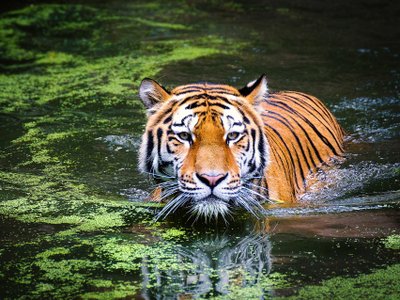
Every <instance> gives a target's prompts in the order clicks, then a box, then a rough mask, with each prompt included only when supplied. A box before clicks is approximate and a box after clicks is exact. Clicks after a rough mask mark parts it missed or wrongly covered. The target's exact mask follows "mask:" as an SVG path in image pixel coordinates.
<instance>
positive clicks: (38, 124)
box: [0, 0, 400, 299]
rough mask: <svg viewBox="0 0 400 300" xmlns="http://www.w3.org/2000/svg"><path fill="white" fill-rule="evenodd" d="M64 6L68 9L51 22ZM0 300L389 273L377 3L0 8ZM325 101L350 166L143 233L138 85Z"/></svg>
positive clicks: (144, 184)
mask: <svg viewBox="0 0 400 300" xmlns="http://www.w3.org/2000/svg"><path fill="white" fill-rule="evenodd" d="M65 3H66V4H65ZM0 7H1V8H2V11H3V14H2V16H1V21H0V25H1V27H0V53H1V56H0V69H1V75H0V259H1V265H0V282H1V286H2V288H1V289H0V297H1V298H28V299H30V298H40V299H43V298H89V299H94V298H96V299H97V298H105V299H109V298H128V299H133V298H135V299H176V298H177V297H178V298H179V297H180V298H179V299H191V298H198V297H203V298H212V297H221V298H223V299H225V298H227V299H250V298H256V299H258V298H269V297H276V296H290V295H293V294H296V293H297V291H298V290H300V289H301V288H302V287H304V286H307V285H310V284H319V283H321V282H323V281H324V280H326V279H329V278H334V277H336V276H349V277H355V276H358V275H360V274H364V273H370V272H372V271H373V270H375V269H379V268H384V267H386V266H391V265H394V264H398V263H399V252H398V250H393V249H390V248H388V247H387V246H386V244H385V243H384V239H385V238H386V237H387V236H391V235H394V234H399V231H400V226H399V221H400V218H399V217H400V214H399V200H400V159H399V158H400V157H399V146H400V134H399V133H400V110H399V107H400V106H399V105H400V95H399V87H400V73H399V72H400V71H399V70H400V68H399V66H400V56H399V55H400V45H399V36H400V35H399V33H400V29H399V28H400V26H398V25H399V24H398V14H399V12H400V8H399V6H398V5H396V3H394V2H391V1H373V0H366V1H350V2H348V1H335V2H334V3H323V2H317V1H200V0H199V1H197V0H196V1H168V3H164V2H157V1H150V2H138V1H131V2H128V1H109V2H106V3H103V2H101V1H87V2H84V1H82V2H81V1H72V2H71V1H68V2H57V1H51V3H49V2H46V3H41V2H38V1H32V2H24V1H22V2H16V3H8V4H6V3H3V4H1V5H0ZM262 73H266V74H267V77H268V79H269V85H270V88H271V89H272V90H297V91H302V92H306V93H309V94H312V95H315V96H317V97H319V98H320V99H322V100H323V101H324V102H325V103H326V104H327V105H328V106H329V107H330V109H331V110H332V111H333V113H334V114H335V116H336V117H337V118H338V120H339V122H340V123H341V124H342V126H343V127H344V128H345V130H346V132H347V133H348V139H347V144H346V148H347V158H346V161H345V162H344V163H343V164H341V165H340V166H339V167H338V168H334V169H331V170H325V171H324V172H322V171H321V172H320V173H318V174H316V176H317V177H318V178H319V179H321V183H319V184H315V185H313V186H312V187H311V188H310V190H309V191H308V193H307V194H306V195H304V197H303V198H302V201H301V202H300V203H299V204H297V205H293V206H290V207H287V206H285V207H283V206H276V207H270V208H269V210H268V215H267V216H266V219H265V220H255V219H252V218H251V217H250V216H247V215H245V214H244V213H243V212H240V211H238V212H236V214H235V215H234V218H235V220H231V221H230V223H229V225H226V224H224V223H223V222H222V223H211V224H201V223H196V224H192V222H191V221H189V222H186V219H187V218H186V216H180V217H175V218H171V219H169V220H167V221H163V222H159V223H153V222H152V216H153V214H154V212H155V211H157V209H159V208H157V207H152V206H148V205H146V204H144V203H143V200H144V199H145V198H146V197H147V195H148V193H149V192H150V191H151V188H152V186H153V184H154V183H153V182H152V181H151V180H150V179H149V178H147V176H143V175H141V174H139V173H138V172H137V167H136V166H137V151H138V146H139V143H140V136H141V132H142V130H143V128H144V124H145V122H146V119H145V113H144V109H143V107H142V105H141V104H140V101H139V100H138V97H137V87H138V84H139V83H140V80H141V79H142V78H144V77H152V78H155V79H157V80H158V81H160V82H162V83H163V84H164V85H166V86H168V87H173V86H175V85H178V84H185V83H188V82H196V81H204V80H207V81H211V82H223V83H228V84H231V85H234V86H237V87H242V86H243V85H245V84H246V83H247V82H248V81H251V80H253V79H255V78H257V77H258V76H259V75H260V74H262Z"/></svg>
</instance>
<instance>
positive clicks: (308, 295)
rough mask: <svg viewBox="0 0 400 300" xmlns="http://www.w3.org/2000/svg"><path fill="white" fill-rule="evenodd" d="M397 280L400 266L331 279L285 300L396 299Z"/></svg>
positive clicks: (398, 291) (399, 288) (398, 290)
mask: <svg viewBox="0 0 400 300" xmlns="http://www.w3.org/2000/svg"><path fill="white" fill-rule="evenodd" d="M399 278H400V265H393V266H390V267H387V268H386V269H382V270H377V271H375V272H373V273H371V274H365V275H360V276H358V277H356V278H344V277H336V278H332V279H329V280H326V281H324V282H322V284H321V285H320V286H308V287H305V288H302V289H301V290H300V291H299V293H298V295H296V296H293V297H289V298H285V299H398V298H399V295H400V282H399Z"/></svg>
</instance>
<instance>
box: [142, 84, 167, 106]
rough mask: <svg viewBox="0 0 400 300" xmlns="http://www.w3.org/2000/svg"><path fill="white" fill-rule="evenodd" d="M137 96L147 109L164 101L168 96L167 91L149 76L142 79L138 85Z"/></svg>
mask: <svg viewBox="0 0 400 300" xmlns="http://www.w3.org/2000/svg"><path fill="white" fill-rule="evenodd" d="M139 96H140V99H141V100H142V102H143V104H144V106H146V108H147V109H148V110H151V109H152V108H153V106H155V105H156V104H159V103H162V102H165V101H167V100H168V99H169V98H170V94H169V92H168V91H167V90H166V89H165V88H164V87H163V86H161V85H160V84H159V83H157V82H156V81H154V80H153V79H150V78H145V79H143V80H142V83H141V84H140V87H139Z"/></svg>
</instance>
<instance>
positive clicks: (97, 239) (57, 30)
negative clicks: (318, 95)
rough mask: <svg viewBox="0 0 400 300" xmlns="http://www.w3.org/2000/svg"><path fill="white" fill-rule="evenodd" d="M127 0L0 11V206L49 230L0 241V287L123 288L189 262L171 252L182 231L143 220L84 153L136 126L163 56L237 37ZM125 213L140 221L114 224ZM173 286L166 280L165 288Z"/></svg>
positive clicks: (148, 213) (125, 293)
mask: <svg viewBox="0 0 400 300" xmlns="http://www.w3.org/2000/svg"><path fill="white" fill-rule="evenodd" d="M126 5H127V7H126V9H122V10H111V9H110V10H109V9H107V8H106V7H103V8H96V7H93V6H86V5H58V4H54V5H47V4H43V5H31V6H27V7H25V8H23V9H21V10H18V11H11V12H8V13H5V14H3V15H2V18H1V20H0V57H1V59H0V69H1V70H2V74H1V75H0V113H1V114H3V115H5V116H13V117H15V118H16V119H17V120H18V126H19V135H18V136H17V137H13V138H12V139H10V140H8V141H7V140H6V141H3V142H5V145H6V146H7V147H6V148H4V149H0V166H1V169H0V186H1V189H0V215H3V216H6V217H7V218H13V219H14V220H18V221H20V222H23V223H26V224H31V225H27V227H32V230H36V229H37V228H42V227H43V226H51V228H52V230H53V231H54V233H52V234H46V233H40V234H36V235H33V236H32V237H31V238H29V237H28V238H25V240H24V241H21V242H19V241H18V239H17V240H16V241H15V242H14V243H13V242H12V241H7V243H4V244H2V245H1V246H0V248H1V249H0V256H1V257H0V259H2V261H7V262H6V263H5V264H2V265H1V267H0V279H1V281H2V282H5V286H9V287H10V289H9V290H7V291H5V292H6V294H5V295H4V296H7V297H12V298H17V297H19V296H22V295H24V296H27V297H33V298H61V297H65V296H66V295H68V297H72V296H75V297H77V296H79V297H82V298H85V299H109V298H126V297H134V296H135V295H136V294H137V293H138V291H139V290H141V289H143V288H144V289H150V288H155V287H157V286H158V285H159V283H157V282H158V281H157V280H159V277H160V276H161V274H164V275H163V276H164V277H165V278H167V279H166V280H167V281H166V282H165V284H172V283H170V282H168V280H172V279H171V278H173V277H172V276H171V275H168V276H167V275H166V274H168V272H173V273H179V272H187V271H190V270H192V269H193V265H192V264H191V263H190V262H188V261H182V260H180V259H179V256H178V255H177V254H176V252H175V247H176V245H175V241H176V240H179V239H180V238H183V237H184V235H185V231H183V230H182V229H179V228H165V229H164V228H163V227H160V226H156V227H149V226H150V225H146V224H149V223H150V222H151V220H152V216H153V209H154V208H153V207H154V205H145V204H143V203H134V202H128V201H127V200H126V199H125V198H124V197H121V196H119V195H118V194H117V193H110V192H108V191H107V188H104V187H103V185H101V181H100V182H99V184H100V186H96V185H93V184H92V183H93V180H90V179H91V178H90V177H89V179H88V175H87V168H88V166H89V167H90V166H91V163H92V164H97V165H98V167H99V168H103V169H102V170H104V171H102V173H107V172H111V171H110V168H112V166H110V165H109V164H108V163H107V161H105V157H102V156H101V155H98V156H96V155H94V156H93V153H95V151H96V147H99V144H100V142H97V140H98V138H99V137H102V136H105V135H108V134H114V135H124V134H128V133H129V134H133V135H134V136H135V137H138V136H139V135H140V133H141V130H142V129H141V126H142V125H143V124H144V122H145V119H144V110H143V108H142V105H141V104H140V103H139V101H138V99H137V96H136V95H135V94H136V92H135V91H136V90H137V87H138V85H139V83H140V80H141V79H142V78H144V77H151V76H156V75H157V73H158V72H160V71H161V70H162V68H163V67H164V66H167V65H168V64H171V63H176V62H180V61H190V60H195V59H198V58H201V57H206V56H211V55H229V54H232V53H234V52H235V51H236V50H237V49H238V47H240V45H241V43H238V42H234V41H229V40H226V39H223V38H221V37H219V36H212V35H206V36H199V35H193V36H191V35H188V32H190V31H191V30H192V26H188V25H185V24H182V23H180V22H179V20H180V16H181V15H182V14H186V11H184V10H179V9H175V10H171V9H170V7H169V6H170V5H172V4H168V5H164V4H163V5H161V3H159V2H153V3H146V4H139V3H136V4H126ZM149 12H151V13H149ZM191 12H192V13H193V14H195V12H194V10H193V9H192V10H191ZM146 15H148V16H151V17H149V18H147V17H145V16H146ZM163 36H168V39H164V38H162V37H163ZM11 136H13V135H11ZM103 153H104V152H103ZM95 154H96V153H95ZM133 158H134V159H135V156H134V157H133ZM131 163H132V164H134V163H135V161H134V160H133V161H132V162H131ZM103 165H104V166H103ZM133 169H134V168H133ZM99 172H100V171H99ZM89 175H90V173H89ZM93 176H95V175H93ZM107 179H108V177H107ZM98 181H99V180H98ZM133 183H134V182H131V183H130V184H131V185H132V184H133ZM126 187H128V186H126ZM132 224H136V225H138V226H139V227H140V230H139V229H137V228H136V227H137V226H136V225H135V226H133V227H134V228H135V229H132V231H131V232H128V233H122V230H124V231H125V230H126V228H129V227H130V226H131V225H132ZM140 224H142V225H140ZM46 228H47V227H46ZM136 230H139V232H137V231H136ZM26 239H27V240H26ZM144 267H146V268H147V269H148V270H150V271H151V272H150V273H151V274H150V273H149V274H147V273H145V274H144V273H143V272H144V271H143V270H142V269H143V268H144ZM146 274H147V275H146ZM143 276H145V277H146V276H147V277H148V279H147V281H146V282H147V283H146V284H145V285H144V286H143V285H142V282H143V280H144V279H143ZM147 277H146V278H147ZM127 278H129V279H127ZM168 278H169V279H168ZM11 287H12V288H11ZM180 291H181V288H180V287H179V285H173V284H172V285H171V294H173V293H178V292H180ZM3 293H4V291H3Z"/></svg>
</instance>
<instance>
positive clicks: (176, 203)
mask: <svg viewBox="0 0 400 300" xmlns="http://www.w3.org/2000/svg"><path fill="white" fill-rule="evenodd" d="M179 208H183V209H185V210H187V211H188V213H189V214H190V215H191V216H192V217H194V222H196V221H197V220H198V219H203V220H205V221H206V222H207V221H210V220H212V219H215V220H217V219H218V218H219V217H222V218H223V219H224V220H225V222H227V221H226V217H227V216H230V215H231V211H232V210H233V209H235V208H242V209H244V210H245V211H247V212H249V213H251V214H252V215H253V216H255V217H257V218H259V217H260V216H261V215H263V214H264V213H265V209H264V208H263V206H262V205H261V204H260V202H259V201H257V200H256V199H255V198H254V197H252V196H251V193H249V192H248V190H245V189H241V190H239V192H238V193H237V194H236V195H232V196H231V197H229V198H228V199H223V198H219V197H217V196H216V195H214V194H210V195H208V196H206V197H204V198H200V199H199V198H194V197H192V196H191V195H190V194H187V193H179V194H178V195H175V196H174V197H172V198H171V199H170V200H169V201H168V202H167V204H166V205H165V206H164V207H163V209H162V210H161V211H160V212H158V213H157V215H156V216H155V219H156V220H158V219H160V218H166V217H167V216H168V215H169V214H171V213H174V212H175V211H176V210H178V209H179Z"/></svg>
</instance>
